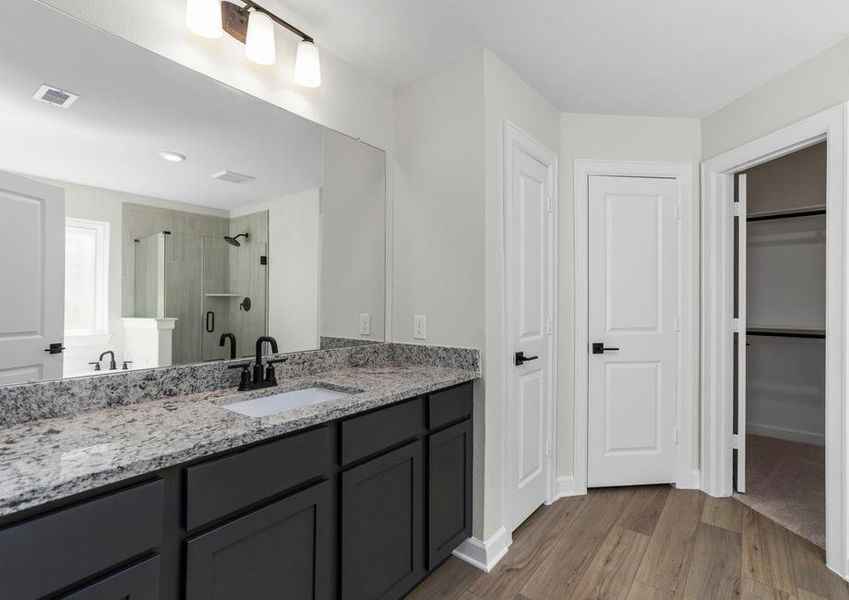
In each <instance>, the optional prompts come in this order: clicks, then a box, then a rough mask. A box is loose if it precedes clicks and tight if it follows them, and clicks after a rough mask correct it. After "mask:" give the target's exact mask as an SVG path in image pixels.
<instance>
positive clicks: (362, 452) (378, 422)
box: [341, 398, 424, 464]
mask: <svg viewBox="0 0 849 600" xmlns="http://www.w3.org/2000/svg"><path fill="white" fill-rule="evenodd" d="M341 429H342V464H347V463H350V462H353V461H355V460H359V459H360V458H364V457H366V456H369V455H370V454H374V453H375V452H380V451H381V450H383V449H384V448H388V447H390V446H393V445H395V444H398V443H400V442H403V441H405V440H408V439H410V438H412V437H414V436H416V435H418V434H420V433H422V432H423V431H424V399H423V398H416V399H415V400H409V401H407V402H402V403H401V404H395V405H394V406H389V407H387V408H381V409H380V410H376V411H374V412H371V413H369V414H367V415H363V416H361V417H354V418H351V419H348V420H347V421H342V427H341Z"/></svg>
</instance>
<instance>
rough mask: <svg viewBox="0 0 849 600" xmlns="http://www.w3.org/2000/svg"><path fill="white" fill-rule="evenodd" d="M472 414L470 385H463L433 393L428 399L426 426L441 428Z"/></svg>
mask: <svg viewBox="0 0 849 600" xmlns="http://www.w3.org/2000/svg"><path fill="white" fill-rule="evenodd" d="M471 414H472V384H471V383H464V384H463V385H458V386H456V387H453V388H448V389H447V390H442V391H439V392H434V393H433V394H431V395H430V396H429V398H428V417H427V426H428V428H429V429H436V428H437V427H442V426H443V425H446V424H448V423H451V422H452V421H458V420H460V419H462V418H464V417H468V416H471Z"/></svg>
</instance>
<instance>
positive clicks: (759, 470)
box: [735, 435, 825, 548]
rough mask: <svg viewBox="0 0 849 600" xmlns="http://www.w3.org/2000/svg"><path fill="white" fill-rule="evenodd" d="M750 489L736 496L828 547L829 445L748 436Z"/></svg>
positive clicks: (816, 542) (793, 530) (747, 472)
mask: <svg viewBox="0 0 849 600" xmlns="http://www.w3.org/2000/svg"><path fill="white" fill-rule="evenodd" d="M746 488H747V489H746V493H745V494H735V497H736V498H737V499H738V500H739V501H740V502H742V503H743V504H746V505H747V506H751V507H752V508H753V509H755V510H756V511H758V512H759V513H761V514H763V515H765V516H767V517H769V518H770V519H772V520H773V521H775V522H777V523H779V524H781V525H783V526H785V527H786V528H787V529H789V530H790V531H792V532H794V533H797V534H799V535H800V536H802V537H803V538H805V539H806V540H809V541H810V542H813V543H814V544H816V545H817V546H820V547H821V548H825V448H824V447H822V446H813V445H810V444H800V443H798V442H788V441H785V440H778V439H774V438H768V437H762V436H759V435H748V436H746Z"/></svg>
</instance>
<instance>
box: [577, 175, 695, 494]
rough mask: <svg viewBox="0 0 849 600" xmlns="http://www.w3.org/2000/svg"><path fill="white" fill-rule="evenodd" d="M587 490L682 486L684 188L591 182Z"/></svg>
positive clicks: (639, 180)
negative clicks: (679, 406)
mask: <svg viewBox="0 0 849 600" xmlns="http://www.w3.org/2000/svg"><path fill="white" fill-rule="evenodd" d="M588 201H589V232H588V234H589V336H590V347H589V348H588V349H587V351H588V352H590V358H589V373H588V378H589V386H588V392H589V398H588V401H589V402H588V404H589V412H588V428H589V429H588V432H587V434H588V435H587V440H588V448H587V450H588V452H587V457H588V465H587V469H588V470H587V484H588V486H589V487H599V486H618V485H643V484H653V483H669V482H673V481H674V480H675V471H676V459H677V452H676V448H675V417H676V403H675V397H676V396H675V395H676V389H675V388H676V372H677V368H676V366H677V356H676V353H677V339H676V338H677V335H676V328H677V298H676V287H677V284H676V282H677V274H678V264H677V263H678V223H677V219H678V214H679V207H678V206H677V202H678V183H677V181H676V180H674V179H662V178H650V177H606V176H592V177H590V181H589V198H588Z"/></svg>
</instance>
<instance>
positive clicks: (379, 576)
mask: <svg viewBox="0 0 849 600" xmlns="http://www.w3.org/2000/svg"><path fill="white" fill-rule="evenodd" d="M422 463H423V453H422V442H421V441H416V442H413V443H411V444H408V445H406V446H402V447H401V448H399V449H397V450H394V451H392V452H389V453H388V454H384V455H383V456H381V457H379V458H375V459H373V460H370V461H369V462H367V463H365V464H363V465H360V466H359V467H355V468H353V469H351V470H349V471H346V472H344V473H343V474H342V499H341V502H342V524H341V527H342V540H341V541H342V548H341V566H342V598H344V599H345V600H376V599H378V598H400V597H401V596H403V595H404V593H405V592H407V591H408V590H409V589H410V588H412V587H413V586H414V585H415V584H416V583H417V582H418V581H419V580H420V579H421V578H422V577H423V576H424V574H425V570H424V557H423V556H422V554H423V553H422V548H423V543H422V534H423V531H424V529H423V526H422V523H423V521H422V517H423V505H424V494H423V490H422V485H423V477H424V471H423V464H422Z"/></svg>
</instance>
